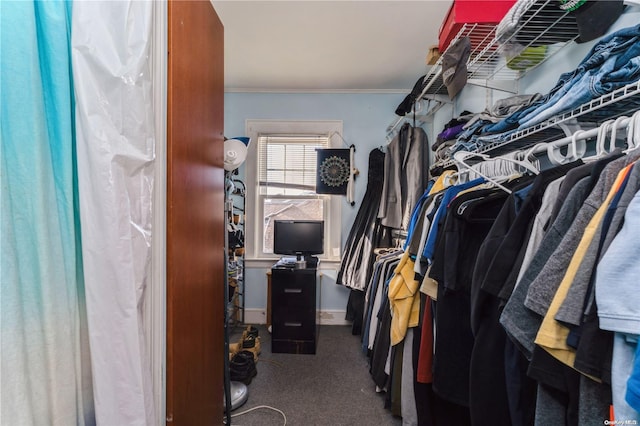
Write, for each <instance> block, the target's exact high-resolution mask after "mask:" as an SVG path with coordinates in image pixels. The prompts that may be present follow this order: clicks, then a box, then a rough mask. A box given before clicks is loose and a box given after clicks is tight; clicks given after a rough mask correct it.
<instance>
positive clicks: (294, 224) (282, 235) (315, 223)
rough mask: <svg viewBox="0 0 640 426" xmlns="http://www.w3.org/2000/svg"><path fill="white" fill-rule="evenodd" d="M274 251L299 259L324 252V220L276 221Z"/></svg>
mask: <svg viewBox="0 0 640 426" xmlns="http://www.w3.org/2000/svg"><path fill="white" fill-rule="evenodd" d="M273 252H274V253H275V254H281V255H285V256H297V258H298V259H301V258H304V257H308V256H312V255H315V254H322V253H324V221H322V220H276V221H274V224H273Z"/></svg>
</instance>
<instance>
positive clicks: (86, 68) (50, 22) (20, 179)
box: [0, 0, 159, 426]
mask: <svg viewBox="0 0 640 426" xmlns="http://www.w3.org/2000/svg"><path fill="white" fill-rule="evenodd" d="M154 7H157V6H156V3H154V2H147V1H124V0H123V1H116V2H112V1H104V2H95V1H75V2H68V1H2V2H1V3H0V24H1V25H0V35H1V39H0V107H1V108H0V137H1V139H0V232H1V235H0V248H1V262H0V281H1V292H0V303H1V305H0V326H1V330H0V332H1V339H0V342H1V343H0V345H1V346H0V350H1V353H0V355H1V356H0V360H1V361H0V368H1V369H0V386H1V389H0V404H1V406H0V424H1V425H11V426H14V425H15V426H29V425H33V426H41V425H60V426H70V425H80V426H85V425H87V426H91V425H95V424H97V425H104V426H128V425H145V426H146V425H155V424H157V421H158V420H159V418H158V417H159V416H158V414H157V413H155V411H154V405H153V404H154V395H153V391H152V386H151V371H150V363H149V356H148V354H147V349H146V345H145V342H146V341H147V340H146V339H145V335H144V329H143V313H144V309H148V306H147V307H145V306H143V300H144V296H145V292H146V287H147V285H149V284H150V280H151V270H150V261H151V235H152V229H151V228H152V226H151V224H152V206H153V199H152V193H153V187H154V174H153V173H154V170H153V168H154V162H155V153H154V148H155V142H156V140H155V135H154V111H153V105H154V104H153V102H152V101H153V100H152V99H151V98H152V78H151V73H150V67H151V66H150V64H151V56H152V55H151V47H152V44H153V43H152V37H151V34H152V16H153V8H154Z"/></svg>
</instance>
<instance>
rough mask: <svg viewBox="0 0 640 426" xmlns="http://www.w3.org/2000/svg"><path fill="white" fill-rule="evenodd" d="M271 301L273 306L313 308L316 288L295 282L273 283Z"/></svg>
mask: <svg viewBox="0 0 640 426" xmlns="http://www.w3.org/2000/svg"><path fill="white" fill-rule="evenodd" d="M271 303H272V304H273V306H274V307H275V306H282V307H297V308H315V306H316V288H315V286H313V285H309V284H301V283H296V282H284V283H282V282H281V283H277V284H276V283H273V284H272V288H271Z"/></svg>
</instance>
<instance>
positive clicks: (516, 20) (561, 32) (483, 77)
mask: <svg viewBox="0 0 640 426" xmlns="http://www.w3.org/2000/svg"><path fill="white" fill-rule="evenodd" d="M577 37H578V31H577V26H576V20H575V17H573V16H572V15H570V14H569V13H568V12H567V11H563V10H561V9H559V8H558V7H557V2H556V1H554V0H535V1H529V2H517V3H516V4H515V5H514V6H513V7H512V8H511V9H509V11H508V12H507V14H506V15H505V16H504V18H503V19H502V20H501V21H500V22H499V23H497V24H496V23H477V22H474V23H464V24H462V26H461V27H460V28H459V30H458V31H457V33H456V34H455V36H454V37H453V38H452V39H451V41H450V43H449V44H448V45H447V47H446V49H445V51H444V52H443V53H442V55H441V56H440V58H438V60H437V61H436V63H435V64H434V65H433V66H432V67H431V68H430V69H429V71H428V73H427V75H426V76H425V78H424V80H423V92H422V94H421V96H420V97H421V98H422V97H427V98H428V95H442V94H447V89H446V87H445V84H444V81H443V58H445V56H446V54H447V51H449V48H450V47H451V46H454V45H455V44H456V42H457V41H458V40H461V39H463V38H468V39H469V41H470V53H469V57H468V60H467V63H466V66H467V76H468V79H467V82H468V83H470V84H474V85H479V86H484V87H490V88H494V89H498V90H504V91H507V92H511V93H516V92H517V80H518V79H520V78H521V77H523V76H524V75H525V74H526V73H528V72H529V71H531V70H532V69H534V68H535V67H536V66H538V65H539V64H541V63H542V62H543V61H545V60H547V59H548V58H550V57H551V56H553V55H554V54H556V53H557V52H558V51H560V49H561V48H562V47H564V46H565V45H566V44H567V43H569V42H571V41H574V40H575V39H576V38H577Z"/></svg>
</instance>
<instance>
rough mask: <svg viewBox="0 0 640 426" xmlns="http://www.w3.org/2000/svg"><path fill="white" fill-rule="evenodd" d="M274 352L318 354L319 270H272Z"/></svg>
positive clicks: (272, 336) (272, 346) (272, 335)
mask: <svg viewBox="0 0 640 426" xmlns="http://www.w3.org/2000/svg"><path fill="white" fill-rule="evenodd" d="M271 327H272V329H271V351H272V352H277V353H297V354H315V353H316V336H317V333H316V269H315V268H313V269H312V268H307V269H293V268H279V267H274V268H272V269H271Z"/></svg>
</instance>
